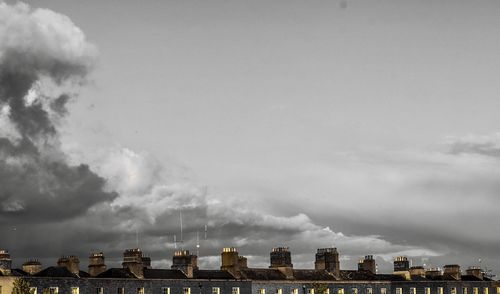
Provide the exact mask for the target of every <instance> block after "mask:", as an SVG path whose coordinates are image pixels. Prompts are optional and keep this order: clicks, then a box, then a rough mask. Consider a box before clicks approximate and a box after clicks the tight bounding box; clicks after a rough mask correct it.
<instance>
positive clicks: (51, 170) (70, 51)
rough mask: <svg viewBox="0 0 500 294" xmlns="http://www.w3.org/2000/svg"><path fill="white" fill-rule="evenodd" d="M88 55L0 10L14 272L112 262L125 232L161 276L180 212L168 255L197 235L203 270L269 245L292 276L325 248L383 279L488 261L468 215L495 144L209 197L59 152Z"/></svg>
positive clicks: (152, 167)
mask: <svg viewBox="0 0 500 294" xmlns="http://www.w3.org/2000/svg"><path fill="white" fill-rule="evenodd" d="M96 57H97V50H96V48H95V47H94V46H93V45H92V44H90V43H89V42H87V41H86V38H85V35H84V34H83V33H82V31H81V30H80V29H79V28H78V27H76V26H75V24H73V23H72V22H71V20H70V19H69V18H67V17H66V16H63V15H61V14H58V13H55V12H53V11H50V10H46V9H32V8H30V7H29V6H27V5H25V4H16V5H13V6H10V5H7V4H5V3H0V124H1V128H0V201H1V206H0V220H1V224H0V229H1V231H2V235H3V236H5V238H2V240H1V241H0V242H2V243H1V244H0V247H6V248H8V249H10V251H11V252H12V253H13V255H14V257H16V258H17V261H16V262H17V263H18V264H19V263H21V262H22V261H23V260H22V259H23V258H27V257H32V256H36V257H39V258H40V259H41V260H42V261H43V262H44V263H45V265H51V264H54V262H55V260H56V258H57V256H58V255H60V254H70V253H72V254H78V255H80V256H81V257H82V261H83V262H82V264H83V265H85V260H84V257H85V256H86V255H87V254H88V253H89V251H90V250H103V251H104V252H105V253H106V256H107V261H108V262H109V265H111V266H118V265H119V262H120V260H121V257H120V255H121V252H122V250H123V249H124V248H130V247H134V246H136V240H135V236H136V235H135V234H136V231H138V232H139V234H140V238H139V246H140V247H142V248H143V249H144V250H145V251H146V252H147V253H148V254H150V255H151V256H152V258H153V261H154V264H155V265H156V266H168V264H169V262H170V261H169V260H170V258H171V256H172V253H173V250H174V247H175V244H174V242H173V241H174V235H176V237H177V240H180V233H179V222H180V220H179V214H180V211H182V214H183V219H184V222H185V223H184V236H183V239H184V240H183V241H184V242H183V244H182V246H183V247H184V248H188V249H194V248H195V243H196V236H197V232H199V233H198V235H199V236H200V238H201V241H200V243H201V249H200V255H201V258H200V263H201V265H202V266H206V267H211V268H216V267H218V265H219V259H218V254H219V252H220V249H221V248H222V247H225V246H236V247H238V249H239V251H240V253H241V254H243V255H247V256H249V258H250V259H249V263H250V265H251V266H267V265H268V261H267V260H268V253H269V251H270V249H271V247H274V246H283V245H285V246H290V247H291V250H292V253H293V254H294V256H293V258H294V264H295V265H296V267H299V268H300V267H308V268H311V267H312V266H313V256H314V252H315V249H316V248H318V247H326V246H336V247H338V248H339V250H340V252H341V254H342V256H343V258H344V259H343V266H344V268H345V267H350V268H353V267H354V264H355V262H356V259H357V257H359V256H362V255H364V254H375V255H378V262H379V263H380V264H381V269H383V270H385V271H389V270H390V261H391V258H392V257H394V256H396V255H400V254H407V255H410V256H413V257H415V258H416V257H419V256H426V257H430V258H432V260H433V261H432V262H433V263H435V264H439V263H442V262H445V261H444V258H447V259H450V258H456V260H457V261H458V262H470V260H465V259H463V258H462V259H460V257H459V255H460V254H461V253H464V252H467V253H470V254H471V255H475V254H476V255H482V256H490V257H492V258H493V257H498V254H497V253H496V249H494V248H498V245H499V243H500V242H499V240H497V238H496V237H494V236H498V234H497V233H498V232H496V231H493V232H492V234H489V233H485V232H486V231H487V230H485V229H483V228H484V226H485V225H486V224H485V222H484V218H480V217H478V216H480V215H484V214H492V215H493V214H494V213H495V206H496V204H497V202H498V200H497V199H496V195H497V194H498V191H499V190H500V187H499V186H498V183H497V182H498V181H497V179H498V173H499V171H500V166H499V165H498V154H499V153H498V149H499V148H498V146H499V144H498V142H499V141H498V135H494V136H484V137H476V136H470V137H465V138H448V140H447V142H446V145H445V146H446V148H445V150H440V151H430V152H428V151H416V152H387V151H375V152H368V153H367V152H364V153H363V152H348V153H342V154H335V155H332V158H331V159H330V161H328V160H325V161H324V162H321V163H318V164H317V165H314V166H302V167H294V169H293V170H292V171H289V172H288V173H284V174H283V177H284V178H274V180H276V181H274V182H273V181H267V182H268V183H269V182H271V183H276V185H277V186H278V188H277V189H275V190H274V191H279V192H280V193H282V194H281V195H276V194H272V193H266V192H262V191H265V189H262V190H261V192H262V194H261V195H259V196H258V197H255V198H254V197H252V196H254V195H252V192H251V191H249V192H248V193H245V192H243V191H241V192H240V193H235V194H230V193H219V192H217V193H213V192H210V188H208V189H206V188H205V187H203V185H200V184H197V183H196V182H194V181H193V180H191V179H190V178H189V177H185V176H183V175H182V172H178V171H176V170H177V169H182V168H179V167H177V166H175V164H168V163H167V164H168V166H165V163H164V162H159V161H158V160H156V159H155V158H154V157H153V156H152V155H150V154H148V153H147V152H142V151H139V152H138V151H134V150H131V149H129V148H126V147H122V146H120V145H119V144H117V146H111V147H110V148H109V149H106V150H100V151H99V152H92V153H88V152H85V150H80V151H79V152H72V151H68V150H67V149H65V147H64V144H63V143H61V141H62V140H61V135H60V134H59V132H58V125H59V124H61V123H64V119H65V117H66V116H67V115H68V112H69V111H68V109H67V107H66V106H67V103H68V102H69V101H71V100H72V99H74V98H76V95H75V91H76V89H77V88H78V86H79V85H81V84H82V83H83V82H84V81H85V79H86V77H87V75H88V74H89V72H90V71H91V69H92V67H93V65H94V64H95V60H96ZM76 146H78V145H77V144H76ZM73 151H74V150H73ZM82 162H85V164H81V163H82ZM214 172H216V171H214ZM262 174H263V175H264V176H266V177H267V176H268V175H267V174H266V173H265V171H263V172H262ZM267 188H269V187H267ZM248 195H250V197H248ZM205 225H207V227H208V238H207V239H206V240H205V238H204V232H203V230H204V226H205ZM478 228H480V229H478ZM492 230H495V229H494V228H493V229H492ZM342 231H344V232H346V233H342ZM347 232H349V233H347ZM27 240H29V241H27ZM478 242H481V244H483V245H484V246H483V248H477V246H476V244H477V243H478ZM41 244H50V246H41ZM178 246H181V244H178ZM474 246H475V247H474ZM471 247H472V248H473V249H472V250H471ZM467 250H468V251H467ZM452 262H455V260H452Z"/></svg>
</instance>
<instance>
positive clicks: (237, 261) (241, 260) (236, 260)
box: [220, 247, 247, 278]
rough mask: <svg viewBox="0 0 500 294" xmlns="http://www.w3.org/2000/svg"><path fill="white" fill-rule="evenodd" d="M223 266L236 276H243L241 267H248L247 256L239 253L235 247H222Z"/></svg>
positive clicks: (224, 269)
mask: <svg viewBox="0 0 500 294" xmlns="http://www.w3.org/2000/svg"><path fill="white" fill-rule="evenodd" d="M220 256H221V262H222V264H221V267H220V269H221V270H223V271H228V272H230V273H231V274H232V275H233V276H235V277H236V278H240V277H241V269H244V268H247V258H246V257H244V256H240V255H238V251H236V248H234V247H225V248H223V249H222V253H221V254H220Z"/></svg>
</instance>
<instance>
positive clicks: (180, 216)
mask: <svg viewBox="0 0 500 294" xmlns="http://www.w3.org/2000/svg"><path fill="white" fill-rule="evenodd" d="M179 218H180V220H181V240H180V243H181V250H182V249H183V246H184V240H183V239H182V210H179Z"/></svg>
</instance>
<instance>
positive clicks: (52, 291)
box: [49, 287, 59, 294]
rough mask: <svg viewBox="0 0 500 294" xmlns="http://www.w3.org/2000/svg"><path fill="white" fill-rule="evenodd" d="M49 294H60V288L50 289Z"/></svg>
mask: <svg viewBox="0 0 500 294" xmlns="http://www.w3.org/2000/svg"><path fill="white" fill-rule="evenodd" d="M49 294H59V288H58V287H50V288H49Z"/></svg>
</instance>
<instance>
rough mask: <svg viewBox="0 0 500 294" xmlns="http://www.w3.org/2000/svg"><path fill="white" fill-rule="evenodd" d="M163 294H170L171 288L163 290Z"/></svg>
mask: <svg viewBox="0 0 500 294" xmlns="http://www.w3.org/2000/svg"><path fill="white" fill-rule="evenodd" d="M161 294H170V288H169V287H163V288H161Z"/></svg>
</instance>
